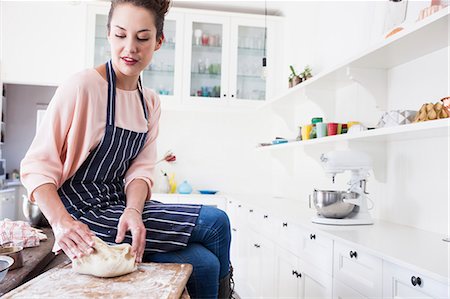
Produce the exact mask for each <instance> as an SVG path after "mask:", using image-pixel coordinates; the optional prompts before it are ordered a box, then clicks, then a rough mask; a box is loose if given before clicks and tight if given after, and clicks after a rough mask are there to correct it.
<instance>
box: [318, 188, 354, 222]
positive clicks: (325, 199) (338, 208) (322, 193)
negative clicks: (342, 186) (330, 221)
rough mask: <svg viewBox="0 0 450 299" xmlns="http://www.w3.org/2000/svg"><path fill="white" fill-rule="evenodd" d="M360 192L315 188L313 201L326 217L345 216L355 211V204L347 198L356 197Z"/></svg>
mask: <svg viewBox="0 0 450 299" xmlns="http://www.w3.org/2000/svg"><path fill="white" fill-rule="evenodd" d="M356 198H358V193H355V192H348V191H333V190H314V193H313V202H314V206H315V208H316V210H317V212H318V214H319V215H320V216H323V217H326V218H337V219H341V218H345V217H347V216H348V215H350V213H351V212H352V211H353V209H354V208H355V205H354V204H352V203H348V202H345V201H344V200H345V199H356Z"/></svg>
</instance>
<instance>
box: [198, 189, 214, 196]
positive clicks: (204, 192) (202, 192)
mask: <svg viewBox="0 0 450 299" xmlns="http://www.w3.org/2000/svg"><path fill="white" fill-rule="evenodd" d="M198 192H200V193H201V194H210V195H212V194H216V193H217V192H219V191H216V190H198Z"/></svg>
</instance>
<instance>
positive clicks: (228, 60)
mask: <svg viewBox="0 0 450 299" xmlns="http://www.w3.org/2000/svg"><path fill="white" fill-rule="evenodd" d="M108 11H109V4H108V3H106V4H105V3H98V2H96V3H94V4H89V5H88V12H87V16H88V18H87V19H88V22H87V28H88V30H87V32H88V34H87V43H86V44H87V52H86V57H87V59H86V66H87V67H94V66H96V65H99V64H102V63H105V62H106V61H107V60H109V59H110V56H111V53H110V46H109V43H108V39H107V29H106V23H107V14H108ZM279 24H280V22H279V21H278V20H277V19H276V17H268V18H267V19H265V18H264V16H261V15H246V14H235V13H228V12H218V11H202V10H191V9H182V8H172V9H171V10H170V11H169V14H168V15H167V16H166V18H165V24H164V35H165V40H164V44H163V45H162V47H161V48H160V49H159V50H158V51H156V52H155V53H154V56H153V59H152V62H151V63H150V65H148V66H147V67H146V69H145V70H144V71H143V72H142V78H143V83H144V86H146V87H149V88H152V89H153V90H154V91H155V92H156V93H158V94H160V97H161V102H162V107H163V108H164V107H170V106H174V107H182V106H183V105H185V104H194V105H203V106H208V103H213V104H214V105H229V104H244V105H253V104H258V103H262V102H263V101H265V100H266V99H267V98H269V97H271V96H273V95H274V94H275V92H276V90H275V87H277V86H280V85H281V84H280V83H281V82H280V78H279V77H280V76H278V77H276V76H275V73H278V74H280V73H282V70H281V71H280V69H279V67H278V66H279V65H281V61H276V59H277V58H278V57H279V56H280V55H277V53H276V52H277V51H279V49H277V47H275V45H276V44H280V43H279V41H277V40H281V36H280V35H279V33H280V30H279V29H278V26H279ZM266 28H267V29H266ZM263 57H266V59H267V67H266V71H264V70H263Z"/></svg>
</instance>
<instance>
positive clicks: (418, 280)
mask: <svg viewBox="0 0 450 299" xmlns="http://www.w3.org/2000/svg"><path fill="white" fill-rule="evenodd" d="M411 283H412V285H413V286H416V285H418V286H419V287H420V286H421V285H422V279H421V278H420V277H419V276H417V277H415V276H412V277H411Z"/></svg>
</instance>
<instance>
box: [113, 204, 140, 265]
mask: <svg viewBox="0 0 450 299" xmlns="http://www.w3.org/2000/svg"><path fill="white" fill-rule="evenodd" d="M127 231H130V232H131V236H132V237H133V241H132V244H131V252H132V253H133V254H134V255H135V257H136V262H138V263H140V262H142V256H143V255H144V249H145V234H146V230H145V226H144V223H143V222H142V216H141V213H140V212H139V210H137V209H134V208H125V210H124V211H123V214H122V216H120V219H119V224H118V225H117V236H116V243H120V242H122V241H123V239H124V238H125V233H126V232H127Z"/></svg>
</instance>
